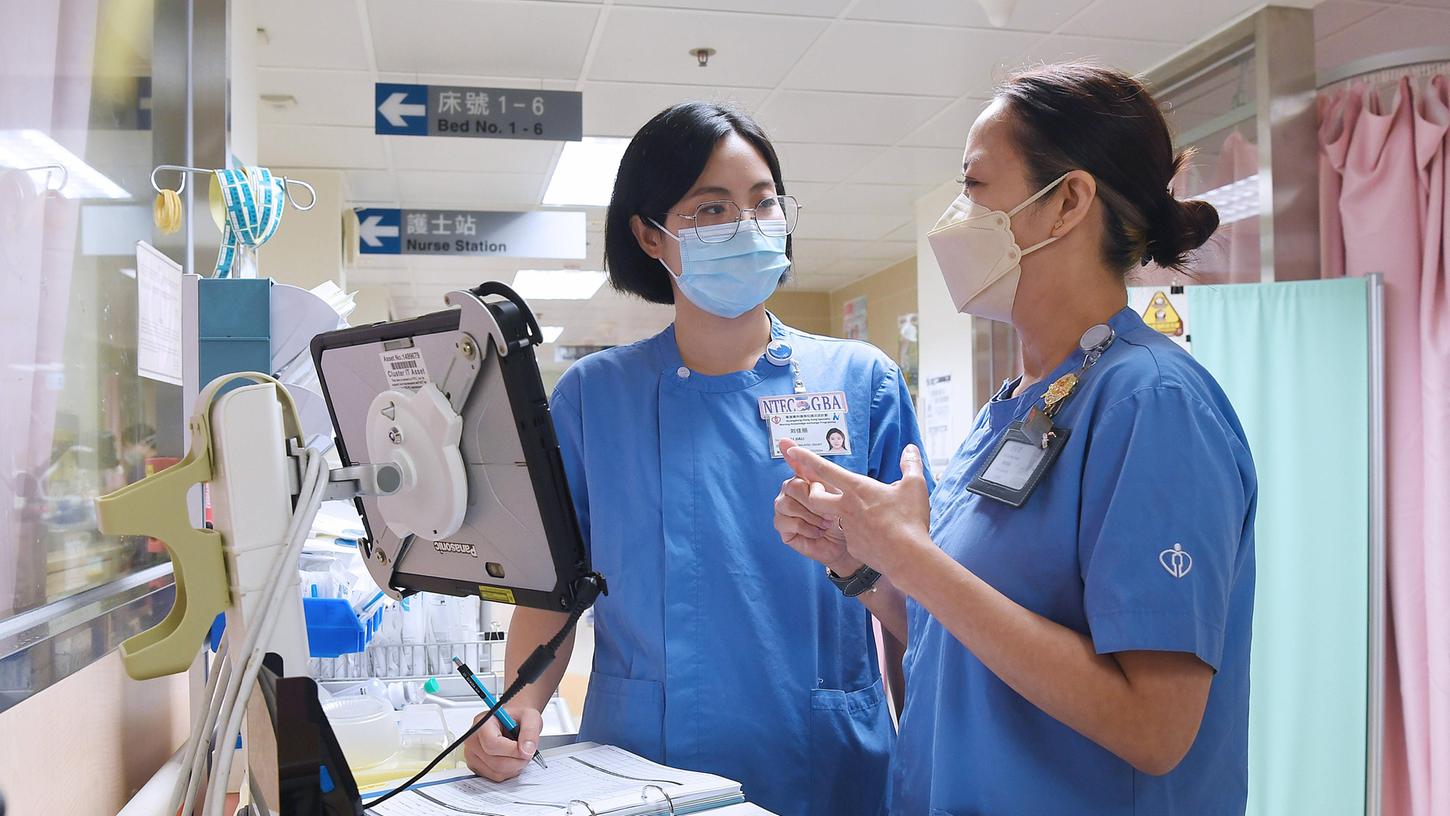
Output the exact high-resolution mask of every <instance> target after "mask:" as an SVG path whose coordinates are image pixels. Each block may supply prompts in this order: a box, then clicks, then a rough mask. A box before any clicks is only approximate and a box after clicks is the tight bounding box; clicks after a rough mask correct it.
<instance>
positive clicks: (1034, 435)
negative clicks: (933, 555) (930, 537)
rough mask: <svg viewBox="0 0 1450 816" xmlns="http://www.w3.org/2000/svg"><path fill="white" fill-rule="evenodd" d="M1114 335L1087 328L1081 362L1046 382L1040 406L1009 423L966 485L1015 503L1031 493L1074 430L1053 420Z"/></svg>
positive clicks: (1105, 329)
mask: <svg viewBox="0 0 1450 816" xmlns="http://www.w3.org/2000/svg"><path fill="white" fill-rule="evenodd" d="M1116 336H1117V335H1116V334H1115V333H1114V332H1113V330H1112V328H1111V327H1109V326H1107V325H1106V324H1098V325H1096V326H1093V327H1092V328H1090V329H1088V330H1087V331H1086V332H1084V333H1083V336H1082V339H1081V340H1079V341H1078V348H1079V349H1081V350H1082V352H1083V355H1084V356H1083V362H1082V366H1081V367H1080V368H1079V369H1078V370H1077V371H1074V372H1069V373H1067V374H1064V375H1062V376H1061V377H1059V378H1058V379H1057V380H1056V381H1055V382H1053V384H1052V385H1051V386H1049V387H1048V389H1047V393H1046V394H1044V395H1043V396H1042V408H1041V409H1040V410H1039V409H1038V407H1037V406H1036V405H1034V406H1032V408H1031V409H1030V410H1029V411H1028V412H1027V416H1025V417H1023V418H1022V419H1019V420H1017V421H1016V422H1013V423H1012V424H1011V425H1009V426H1007V430H1006V432H1004V433H1003V434H1002V439H1001V440H1000V441H999V442H998V443H997V447H996V448H994V449H993V450H992V454H991V455H990V456H988V457H987V463H986V465H984V466H983V467H982V469H981V470H980V471H978V472H977V475H976V476H974V477H973V478H972V481H971V482H970V483H969V484H968V485H967V490H969V491H971V492H973V493H976V494H977V495H979V496H986V497H987V498H989V499H995V500H996V501H999V502H1002V503H1004V504H1008V505H1011V506H1012V507H1021V506H1022V505H1023V504H1026V503H1027V497H1028V496H1031V495H1032V491H1033V490H1035V489H1036V488H1037V484H1038V483H1039V482H1041V481H1042V477H1043V476H1045V475H1047V470H1048V468H1050V467H1052V463H1053V462H1056V461H1057V457H1058V455H1059V454H1061V453H1062V449H1063V447H1064V446H1065V445H1067V438H1068V436H1069V435H1070V434H1071V429H1069V428H1066V427H1061V426H1058V425H1054V424H1053V418H1054V417H1055V416H1057V413H1058V412H1059V411H1061V410H1062V406H1063V405H1064V404H1065V403H1066V402H1067V399H1068V397H1071V396H1072V394H1073V391H1074V390H1076V388H1077V386H1078V384H1079V383H1080V382H1082V378H1083V375H1084V374H1086V373H1087V370H1088V369H1089V368H1092V367H1093V365H1094V364H1095V363H1097V361H1098V359H1099V358H1100V357H1102V355H1103V352H1105V351H1107V349H1108V346H1111V345H1112V344H1113V340H1114V339H1115V338H1116Z"/></svg>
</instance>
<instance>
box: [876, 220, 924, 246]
mask: <svg viewBox="0 0 1450 816" xmlns="http://www.w3.org/2000/svg"><path fill="white" fill-rule="evenodd" d="M917 237H918V230H917V228H916V221H914V220H913V221H912V222H910V223H908V224H902V225H901V226H900V227H898V228H896V229H895V230H893V231H892V232H889V233H887V234H886V237H885V238H882V239H881V240H883V241H901V242H903V243H907V244H910V245H911V251H912V252H913V253H914V252H916V239H917Z"/></svg>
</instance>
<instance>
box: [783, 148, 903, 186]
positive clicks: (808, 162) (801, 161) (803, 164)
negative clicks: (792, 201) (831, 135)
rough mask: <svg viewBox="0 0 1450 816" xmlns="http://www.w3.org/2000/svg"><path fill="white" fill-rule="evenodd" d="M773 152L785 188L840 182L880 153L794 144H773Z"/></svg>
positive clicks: (879, 149)
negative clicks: (797, 183) (805, 183)
mask: <svg viewBox="0 0 1450 816" xmlns="http://www.w3.org/2000/svg"><path fill="white" fill-rule="evenodd" d="M775 151H776V152H777V153H778V154H780V170H781V173H783V174H784V175H785V180H786V182H787V185H786V186H787V188H789V183H790V182H795V181H825V182H837V181H841V180H843V179H845V178H846V177H847V176H849V175H851V174H852V173H854V172H855V171H857V170H859V169H861V167H862V166H863V165H865V164H866V162H868V161H870V160H871V158H872V157H873V156H876V155H877V154H879V153H881V152H882V150H881V148H879V147H863V146H860V145H821V144H804V143H798V142H777V143H776V145H775Z"/></svg>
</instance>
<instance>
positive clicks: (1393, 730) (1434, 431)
mask: <svg viewBox="0 0 1450 816" xmlns="http://www.w3.org/2000/svg"><path fill="white" fill-rule="evenodd" d="M1447 88H1450V81H1447V79H1446V78H1445V77H1443V76H1442V77H1436V78H1434V79H1432V80H1429V81H1424V80H1421V81H1420V82H1419V83H1418V84H1417V83H1416V82H1412V81H1411V80H1410V79H1408V78H1405V79H1402V80H1400V81H1399V82H1398V83H1396V84H1393V85H1390V86H1387V87H1379V88H1375V87H1362V86H1355V87H1351V88H1348V89H1341V90H1338V91H1334V92H1332V93H1330V94H1327V95H1325V96H1324V97H1323V98H1322V99H1321V100H1320V107H1319V110H1320V114H1321V116H1322V117H1323V119H1322V124H1321V128H1320V141H1321V168H1322V169H1324V170H1325V171H1326V172H1325V173H1324V177H1323V178H1322V179H1321V183H1320V195H1321V202H1320V203H1321V213H1322V219H1321V228H1322V239H1321V240H1322V246H1323V249H1324V256H1323V257H1324V273H1325V275H1326V276H1336V275H1340V274H1348V275H1366V274H1370V273H1374V272H1379V273H1382V274H1383V275H1384V278H1385V321H1386V325H1385V335H1386V356H1387V360H1388V366H1387V371H1386V378H1387V381H1386V398H1387V402H1388V411H1389V416H1388V428H1387V435H1388V438H1387V467H1388V474H1387V475H1388V485H1387V492H1388V501H1389V508H1388V509H1389V513H1388V526H1389V540H1388V547H1389V553H1388V554H1389V597H1390V620H1389V629H1390V631H1389V633H1388V634H1389V644H1390V648H1389V655H1388V659H1389V665H1388V667H1387V688H1386V723H1385V777H1384V778H1385V797H1384V808H1385V813H1387V814H1396V816H1399V815H1400V814H1405V815H1406V816H1439V815H1440V814H1450V591H1447V590H1450V294H1447V287H1450V283H1447V274H1450V270H1447V258H1450V213H1447V206H1446V205H1447V201H1446V194H1447V186H1450V185H1447V183H1450V168H1447V152H1450V147H1447V136H1446V134H1447V130H1450V92H1447Z"/></svg>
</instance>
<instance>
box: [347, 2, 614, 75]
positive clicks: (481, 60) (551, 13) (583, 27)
mask: <svg viewBox="0 0 1450 816" xmlns="http://www.w3.org/2000/svg"><path fill="white" fill-rule="evenodd" d="M368 9H369V13H370V15H371V19H372V32H373V43H374V48H375V50H376V52H377V59H378V70H379V71H403V72H413V73H439V74H462V75H466V76H475V75H477V76H501V77H533V78H537V77H551V78H575V77H578V75H579V70H580V68H581V66H583V64H584V54H585V51H586V50H587V49H588V47H589V39H590V37H591V35H592V34H593V32H594V22H595V20H596V19H597V18H598V16H599V7H598V6H594V5H586V4H577V3H529V2H508V1H506V0H414V2H408V3H399V2H394V1H393V0H369V2H368ZM320 28H321V27H320Z"/></svg>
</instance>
